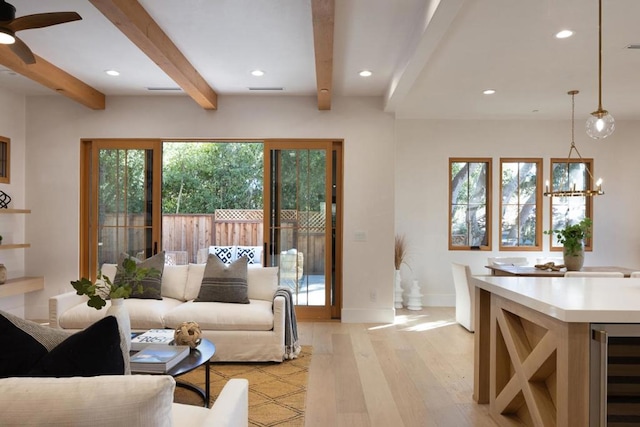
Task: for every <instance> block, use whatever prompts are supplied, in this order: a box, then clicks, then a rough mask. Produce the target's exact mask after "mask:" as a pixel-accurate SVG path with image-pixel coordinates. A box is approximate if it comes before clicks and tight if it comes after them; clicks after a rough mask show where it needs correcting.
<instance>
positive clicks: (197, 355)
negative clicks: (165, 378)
mask: <svg viewBox="0 0 640 427" xmlns="http://www.w3.org/2000/svg"><path fill="white" fill-rule="evenodd" d="M215 352H216V346H215V345H213V343H212V342H211V341H209V340H208V339H205V338H203V339H202V341H201V342H200V344H198V346H197V347H196V348H193V349H191V351H190V352H189V355H188V356H187V357H185V358H184V359H183V360H181V361H180V363H178V364H177V365H176V366H174V367H173V368H171V369H170V370H168V371H167V375H171V376H172V377H174V378H175V379H176V386H177V387H182V388H186V389H187V390H191V391H193V392H195V393H198V394H199V395H200V397H202V400H204V406H205V407H206V408H208V407H209V399H210V398H211V385H210V383H209V379H210V376H211V373H210V371H209V367H210V364H211V361H210V359H211V358H212V357H213V355H214V354H215ZM202 365H204V380H205V382H204V384H205V385H204V390H202V389H201V388H200V387H197V386H195V385H193V384H189V383H185V382H182V381H179V380H178V379H177V378H176V377H178V376H180V375H183V374H186V373H187V372H191V371H193V370H194V369H196V368H198V367H200V366H202Z"/></svg>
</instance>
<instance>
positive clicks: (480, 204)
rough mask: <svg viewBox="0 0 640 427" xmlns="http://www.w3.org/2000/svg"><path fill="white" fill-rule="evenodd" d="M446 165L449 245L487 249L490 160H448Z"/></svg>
mask: <svg viewBox="0 0 640 427" xmlns="http://www.w3.org/2000/svg"><path fill="white" fill-rule="evenodd" d="M449 168H450V179H451V181H450V194H451V206H450V212H451V215H450V223H449V230H450V236H449V248H450V249H471V247H474V249H477V247H484V248H490V227H489V224H490V221H489V214H490V206H488V201H489V200H490V198H489V188H490V183H491V177H490V172H491V159H469V160H466V159H465V160H459V159H455V160H454V159H450V160H449Z"/></svg>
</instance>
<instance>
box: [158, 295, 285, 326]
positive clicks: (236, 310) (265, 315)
mask: <svg viewBox="0 0 640 427" xmlns="http://www.w3.org/2000/svg"><path fill="white" fill-rule="evenodd" d="M164 320H165V324H166V326H167V327H169V328H175V327H177V326H178V325H180V324H181V323H182V322H185V321H196V322H198V325H199V326H200V329H202V330H203V331H205V330H216V331H270V330H271V329H273V301H263V300H252V301H251V304H227V303H221V302H194V301H190V302H185V303H183V304H181V305H180V306H178V307H176V308H174V309H172V310H170V311H169V312H167V314H166V315H165V317H164Z"/></svg>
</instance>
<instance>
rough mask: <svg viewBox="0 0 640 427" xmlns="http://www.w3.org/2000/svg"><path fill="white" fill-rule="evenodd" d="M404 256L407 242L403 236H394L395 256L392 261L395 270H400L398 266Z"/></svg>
mask: <svg viewBox="0 0 640 427" xmlns="http://www.w3.org/2000/svg"><path fill="white" fill-rule="evenodd" d="M406 256H407V242H406V241H405V240H404V236H396V245H395V256H394V261H393V262H394V264H395V266H396V270H400V266H401V265H402V263H403V262H404V259H405V257H406Z"/></svg>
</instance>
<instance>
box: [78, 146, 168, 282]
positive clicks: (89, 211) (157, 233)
mask: <svg viewBox="0 0 640 427" xmlns="http://www.w3.org/2000/svg"><path fill="white" fill-rule="evenodd" d="M101 149H113V150H116V149H119V150H153V152H154V156H153V171H154V172H153V187H152V192H153V194H154V195H156V194H157V195H160V200H159V202H158V203H153V206H152V231H151V233H152V241H153V242H154V245H155V246H156V247H157V250H158V251H161V250H162V239H161V236H162V208H161V207H162V140H160V139H100V138H98V139H81V140H80V233H79V237H80V242H79V245H78V247H79V248H80V263H79V277H88V278H90V279H91V280H95V279H96V273H97V272H96V271H92V267H91V265H90V262H91V260H92V259H97V256H98V253H97V250H98V248H97V245H92V243H91V242H97V240H98V230H97V228H96V227H94V229H93V230H92V229H90V227H91V224H98V212H97V209H95V207H94V206H92V204H93V203H94V202H93V200H92V195H93V196H95V195H96V194H98V178H99V177H98V170H97V169H96V168H95V167H93V169H92V166H93V165H97V164H98V160H99V159H98V152H99V150H101ZM92 246H93V247H92Z"/></svg>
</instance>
